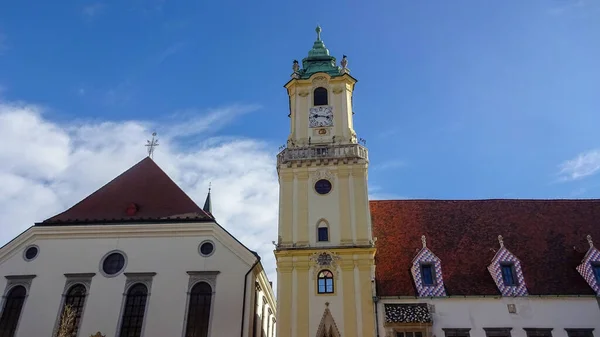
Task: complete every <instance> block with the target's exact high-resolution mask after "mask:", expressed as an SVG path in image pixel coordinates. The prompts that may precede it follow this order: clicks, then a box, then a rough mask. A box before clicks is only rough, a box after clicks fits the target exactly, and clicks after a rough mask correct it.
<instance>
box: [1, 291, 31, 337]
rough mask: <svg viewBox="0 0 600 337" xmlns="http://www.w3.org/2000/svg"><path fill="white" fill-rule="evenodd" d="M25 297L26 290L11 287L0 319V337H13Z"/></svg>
mask: <svg viewBox="0 0 600 337" xmlns="http://www.w3.org/2000/svg"><path fill="white" fill-rule="evenodd" d="M26 296H27V290H26V289H25V287H23V286H16V287H13V288H12V289H11V290H10V291H9V292H8V294H7V295H6V299H5V301H4V307H3V308H2V316H1V317H0V336H2V337H13V336H15V332H16V331H17V324H18V323H19V317H20V316H21V309H23V303H24V302H25V297H26Z"/></svg>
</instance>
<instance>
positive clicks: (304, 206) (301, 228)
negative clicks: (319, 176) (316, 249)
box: [294, 169, 314, 247]
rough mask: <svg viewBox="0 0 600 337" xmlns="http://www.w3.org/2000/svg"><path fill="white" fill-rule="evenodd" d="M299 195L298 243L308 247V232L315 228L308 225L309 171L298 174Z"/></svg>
mask: <svg viewBox="0 0 600 337" xmlns="http://www.w3.org/2000/svg"><path fill="white" fill-rule="evenodd" d="M296 179H297V186H298V195H297V200H296V202H297V205H296V207H297V210H298V214H297V217H296V219H297V223H296V225H297V226H298V238H297V240H294V241H296V243H297V245H298V246H300V247H302V246H308V231H309V229H310V228H313V227H314V226H311V225H309V223H308V185H309V184H308V170H306V169H305V170H303V171H300V172H298V173H296Z"/></svg>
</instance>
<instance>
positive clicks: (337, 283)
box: [275, 27, 375, 337]
mask: <svg viewBox="0 0 600 337" xmlns="http://www.w3.org/2000/svg"><path fill="white" fill-rule="evenodd" d="M316 32H317V39H316V41H315V42H314V44H313V48H312V49H311V50H310V51H309V53H308V56H307V57H306V58H304V59H303V60H302V67H300V64H299V62H297V61H294V63H293V73H292V75H291V77H292V79H291V80H290V81H289V82H288V83H287V84H286V85H285V88H286V89H287V93H288V95H289V103H290V114H289V117H290V134H289V137H288V140H287V145H286V148H285V149H284V150H283V151H282V152H281V153H279V155H278V157H277V171H278V175H279V183H280V191H279V193H280V205H279V227H278V230H279V237H278V242H277V248H276V250H275V256H276V259H277V279H278V287H277V294H278V296H277V299H278V306H279V307H278V311H277V312H278V320H277V327H278V330H277V333H278V336H289V337H300V336H302V337H304V336H318V337H329V336H336V337H339V336H348V337H351V336H364V337H368V336H374V331H375V325H374V320H375V316H374V305H373V282H372V280H373V272H374V270H373V262H374V259H373V258H374V254H375V248H374V244H373V240H372V238H371V218H370V215H369V203H368V193H367V168H368V152H367V149H366V148H365V147H364V146H363V145H361V144H360V143H359V140H358V138H357V136H356V133H355V131H354V128H353V122H352V118H353V110H352V102H353V100H352V95H353V92H354V86H355V84H356V79H354V78H353V77H352V76H350V71H349V69H348V67H347V60H346V58H345V57H344V58H343V59H342V60H341V63H340V64H341V66H338V65H336V59H335V57H333V56H330V55H329V50H327V48H326V47H325V45H324V43H323V40H321V37H320V34H321V28H320V27H317V30H316Z"/></svg>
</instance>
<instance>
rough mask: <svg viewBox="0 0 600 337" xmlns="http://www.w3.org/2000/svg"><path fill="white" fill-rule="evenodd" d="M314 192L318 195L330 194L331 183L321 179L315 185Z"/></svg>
mask: <svg viewBox="0 0 600 337" xmlns="http://www.w3.org/2000/svg"><path fill="white" fill-rule="evenodd" d="M315 191H317V193H319V194H327V193H329V192H331V182H330V181H329V180H327V179H321V180H319V181H317V182H316V183H315Z"/></svg>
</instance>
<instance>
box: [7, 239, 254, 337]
mask: <svg viewBox="0 0 600 337" xmlns="http://www.w3.org/2000/svg"><path fill="white" fill-rule="evenodd" d="M206 239H211V240H212V241H213V242H214V243H215V252H214V254H213V255H212V256H210V257H202V256H201V255H200V254H199V253H198V245H199V243H200V242H202V241H203V240H206ZM32 243H35V244H36V245H38V246H39V248H40V253H39V255H38V257H37V258H36V259H35V260H33V261H31V262H26V261H25V260H23V258H22V250H23V248H24V246H21V247H20V248H19V250H18V251H16V252H15V253H14V255H12V256H11V257H10V258H9V259H8V260H6V261H5V262H4V263H2V264H1V265H0V291H1V292H4V289H5V285H6V282H7V281H6V278H5V276H6V275H26V274H35V275H37V277H36V278H34V279H33V281H32V285H31V289H30V292H29V296H28V298H27V300H26V303H25V307H24V309H23V312H22V316H21V321H20V324H19V328H18V331H17V337H30V336H49V335H50V334H51V332H52V329H53V328H54V325H55V322H56V318H57V314H58V311H59V309H60V308H59V306H60V303H61V295H62V293H63V290H64V286H65V281H66V278H65V276H64V274H65V273H96V275H95V276H94V277H93V278H92V282H91V289H90V293H89V295H88V298H87V303H86V307H85V311H84V316H83V320H82V324H81V326H80V332H79V336H84V337H85V336H89V335H91V334H93V333H96V332H97V331H101V332H102V333H104V334H106V336H107V337H109V336H114V335H115V332H116V330H117V324H118V320H119V316H120V309H121V304H122V301H123V292H124V287H125V280H126V277H125V275H124V274H120V275H119V276H117V277H114V278H106V277H104V276H103V275H102V274H101V273H100V272H99V264H100V260H101V258H102V257H103V256H104V255H105V254H106V253H107V252H109V251H111V250H114V249H119V250H122V251H124V252H125V254H126V255H127V266H126V269H125V272H155V273H156V276H154V278H153V282H152V287H151V289H150V297H149V301H148V304H147V305H148V307H147V315H146V318H145V323H144V324H145V333H144V336H145V337H164V336H181V335H182V331H183V322H184V315H185V312H186V299H187V294H186V292H187V291H188V282H189V275H188V274H187V273H186V272H187V271H220V274H219V275H218V276H217V278H216V289H214V291H215V292H216V293H215V294H214V297H213V301H214V307H213V312H212V322H211V331H212V336H237V335H238V334H239V329H240V324H241V315H242V302H243V286H244V275H245V274H246V272H248V270H249V268H250V267H251V266H250V265H249V264H247V263H246V262H244V261H243V260H241V259H240V258H239V257H238V256H237V255H235V254H234V253H233V252H231V251H230V250H229V249H228V248H227V247H225V246H224V245H223V244H222V243H221V242H219V241H218V240H217V239H216V238H213V237H202V236H193V237H138V238H126V237H122V238H115V239H109V238H101V239H38V240H36V241H30V242H28V243H27V244H32ZM248 291H253V289H252V288H250V289H249V290H248ZM246 304H247V305H249V303H248V302H247V303H246ZM247 310H249V309H247Z"/></svg>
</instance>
